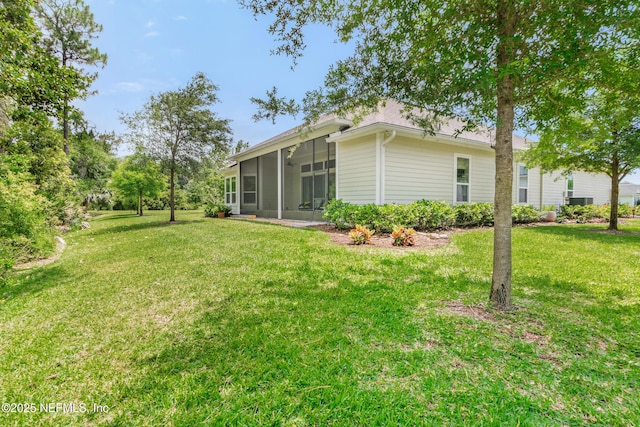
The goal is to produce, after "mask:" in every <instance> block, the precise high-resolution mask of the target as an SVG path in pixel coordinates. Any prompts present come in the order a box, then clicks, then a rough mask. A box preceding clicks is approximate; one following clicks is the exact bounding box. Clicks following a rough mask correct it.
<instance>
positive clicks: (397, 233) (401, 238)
mask: <svg viewBox="0 0 640 427" xmlns="http://www.w3.org/2000/svg"><path fill="white" fill-rule="evenodd" d="M415 236H416V230H414V229H413V228H402V227H396V228H394V229H393V233H391V238H392V239H393V245H394V246H413V245H414V244H415Z"/></svg>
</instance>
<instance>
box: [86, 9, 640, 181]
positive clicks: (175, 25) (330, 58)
mask: <svg viewBox="0 0 640 427" xmlns="http://www.w3.org/2000/svg"><path fill="white" fill-rule="evenodd" d="M86 3H87V4H88V5H89V6H90V7H91V10H92V12H93V13H94V15H95V20H96V22H98V23H100V24H102V25H103V27H104V30H103V31H102V33H100V34H99V37H98V38H97V39H96V40H94V45H95V46H96V47H98V48H99V49H100V51H101V52H103V53H106V54H107V55H108V57H109V58H108V63H107V66H106V67H105V68H104V69H102V70H100V71H99V77H98V79H97V80H96V81H95V82H94V85H93V89H94V90H97V91H98V93H97V94H96V95H93V96H91V97H89V98H88V99H87V100H85V101H81V102H78V103H77V105H78V107H80V108H81V109H82V110H83V111H84V112H85V116H86V118H87V119H88V120H89V122H90V123H91V124H92V125H94V126H95V127H96V129H97V130H98V131H105V132H109V131H115V132H116V133H122V132H124V130H125V128H124V126H123V125H122V124H121V123H120V120H119V116H120V113H121V112H124V113H131V112H133V111H135V110H138V109H140V108H142V106H143V105H144V103H145V102H146V100H147V99H148V98H149V96H150V95H151V94H156V93H159V92H163V91H166V90H174V89H177V88H179V87H183V86H185V85H186V84H187V82H188V81H189V80H190V79H191V77H193V75H194V74H195V73H196V72H199V71H202V72H204V73H206V74H207V76H208V77H209V78H210V79H211V80H212V81H213V82H214V83H215V84H216V85H218V87H219V88H220V90H219V92H218V95H219V97H220V103H218V104H217V105H216V106H215V107H214V110H215V111H216V112H218V114H219V115H220V117H222V118H226V119H230V120H231V127H232V129H233V134H234V140H235V141H238V140H240V139H242V140H244V141H248V142H250V143H251V144H252V145H253V144H256V143H258V142H261V141H263V140H265V139H268V138H270V137H272V136H274V135H276V134H278V133H280V132H283V131H285V130H287V129H290V128H292V127H294V126H295V125H297V124H298V123H299V122H298V121H296V120H295V119H294V118H289V117H281V118H279V119H278V120H277V122H276V124H275V125H273V124H272V123H271V122H267V121H260V122H254V121H253V120H252V119H251V116H252V115H253V114H254V113H255V111H256V109H255V106H254V105H253V104H252V103H251V102H250V98H251V97H258V98H260V97H263V96H264V94H265V92H266V91H267V90H269V89H271V88H272V87H273V86H277V87H278V92H279V95H281V96H287V97H291V98H296V99H300V98H301V97H302V96H303V95H304V93H305V91H307V90H309V89H315V88H317V87H319V86H321V85H322V82H323V78H324V75H325V73H326V71H327V69H328V67H329V66H330V65H331V64H333V63H334V62H335V61H336V60H338V59H341V58H344V57H347V56H348V55H349V53H350V48H349V47H348V46H345V45H343V44H339V43H336V42H335V35H334V34H333V33H332V32H331V31H330V30H328V29H325V28H321V27H317V28H313V29H311V30H310V31H308V32H307V45H308V47H307V49H306V51H305V56H304V57H302V58H300V59H299V61H298V66H297V67H296V68H295V69H294V70H292V69H291V66H292V61H291V59H290V58H288V57H285V56H273V55H271V54H270V51H271V50H272V49H273V48H275V47H276V46H277V43H276V42H275V41H274V38H273V36H271V35H270V34H268V33H267V27H268V25H269V24H270V21H269V20H268V19H266V18H264V17H262V18H260V19H258V20H256V19H254V17H253V15H252V14H251V12H250V11H248V10H244V9H242V8H240V6H239V5H238V3H237V1H236V0H182V1H176V0H86ZM298 119H300V117H299V118H298ZM121 154H122V152H121ZM628 180H630V181H632V182H636V183H640V173H638V172H636V173H635V174H634V175H633V176H630V177H629V178H628Z"/></svg>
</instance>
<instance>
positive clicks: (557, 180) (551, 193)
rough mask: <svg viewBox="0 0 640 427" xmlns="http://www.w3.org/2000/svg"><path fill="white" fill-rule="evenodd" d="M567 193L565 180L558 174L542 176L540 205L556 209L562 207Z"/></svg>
mask: <svg viewBox="0 0 640 427" xmlns="http://www.w3.org/2000/svg"><path fill="white" fill-rule="evenodd" d="M566 193H567V178H566V177H564V176H562V175H561V174H560V173H559V172H553V173H545V174H543V175H542V204H543V205H553V206H555V207H558V206H560V205H564V198H565V196H566Z"/></svg>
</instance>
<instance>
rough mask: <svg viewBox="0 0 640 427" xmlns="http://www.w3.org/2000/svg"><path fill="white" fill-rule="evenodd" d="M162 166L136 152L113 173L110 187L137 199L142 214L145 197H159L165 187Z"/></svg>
mask: <svg viewBox="0 0 640 427" xmlns="http://www.w3.org/2000/svg"><path fill="white" fill-rule="evenodd" d="M165 181H166V180H165V178H164V175H162V172H161V170H160V166H159V165H158V164H156V163H154V162H153V161H152V160H151V159H150V158H149V157H147V156H145V155H143V154H134V155H132V156H129V157H127V158H126V159H124V161H122V162H121V163H120V164H119V165H118V167H117V168H116V170H115V171H114V172H113V174H111V182H110V184H109V185H110V187H111V188H113V189H114V190H116V191H118V192H119V193H120V194H121V195H122V196H123V197H124V198H126V199H135V200H136V202H137V205H138V215H140V216H142V199H143V197H157V196H158V195H159V194H160V192H161V191H162V190H163V189H164V188H165V184H166V183H165Z"/></svg>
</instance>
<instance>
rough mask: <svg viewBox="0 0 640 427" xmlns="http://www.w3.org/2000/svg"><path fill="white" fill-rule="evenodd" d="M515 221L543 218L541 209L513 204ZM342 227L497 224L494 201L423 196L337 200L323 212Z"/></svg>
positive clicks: (436, 227) (387, 228) (425, 227)
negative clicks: (407, 200)
mask: <svg viewBox="0 0 640 427" xmlns="http://www.w3.org/2000/svg"><path fill="white" fill-rule="evenodd" d="M512 215H513V222H514V224H526V223H530V222H535V221H539V220H540V217H541V213H540V212H539V211H537V210H536V209H535V208H533V207H532V206H523V205H515V206H513V211H512ZM323 218H324V219H326V220H327V221H329V222H331V223H333V224H335V225H336V226H337V227H338V228H344V229H346V228H353V227H355V225H356V224H360V225H365V226H367V227H369V228H373V229H375V230H376V231H378V232H384V233H389V232H391V231H393V228H394V227H411V228H415V229H416V230H423V231H433V230H447V229H450V228H452V227H454V226H455V227H480V226H492V225H493V205H492V204H491V203H465V204H461V205H456V206H451V205H450V204H449V203H447V202H437V201H432V200H420V201H417V202H414V203H411V204H408V205H397V204H386V205H376V204H373V203H371V204H368V205H354V204H351V203H348V202H344V201H342V200H333V201H332V202H331V203H329V205H328V206H327V207H326V209H325V213H324V216H323Z"/></svg>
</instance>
